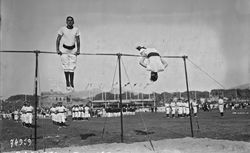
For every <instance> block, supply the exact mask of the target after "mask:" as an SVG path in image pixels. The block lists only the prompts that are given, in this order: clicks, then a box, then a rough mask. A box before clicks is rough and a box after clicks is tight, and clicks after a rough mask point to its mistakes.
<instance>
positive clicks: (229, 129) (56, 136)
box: [0, 108, 250, 151]
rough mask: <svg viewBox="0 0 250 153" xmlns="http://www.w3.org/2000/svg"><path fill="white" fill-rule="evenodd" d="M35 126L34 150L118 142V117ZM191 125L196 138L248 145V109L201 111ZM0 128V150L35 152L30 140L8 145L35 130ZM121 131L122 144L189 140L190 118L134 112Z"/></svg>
mask: <svg viewBox="0 0 250 153" xmlns="http://www.w3.org/2000/svg"><path fill="white" fill-rule="evenodd" d="M37 123H38V128H37V134H38V135H37V136H38V140H37V149H45V148H52V147H66V146H82V145H90V144H99V143H112V142H121V124H120V123H121V122H120V118H119V117H116V118H91V119H90V120H89V121H72V120H71V118H68V121H67V124H68V126H67V127H65V128H58V126H56V125H53V124H52V122H51V120H50V119H39V120H38V121H37ZM192 124H193V134H194V137H196V138H212V139H225V140H235V141H246V142H250V108H248V109H244V110H237V111H230V110H227V111H226V112H225V116H224V117H220V114H219V112H218V110H213V111H211V112H203V111H200V112H199V114H198V118H193V123H192ZM0 125H1V126H0V128H1V138H0V142H1V151H14V150H15V151H17V150H24V149H26V150H33V149H34V146H33V144H34V142H33V141H32V143H31V145H30V146H27V145H17V146H14V147H12V148H11V144H10V141H11V140H15V139H16V138H17V139H25V138H29V137H34V129H29V128H24V127H22V125H21V124H20V123H17V122H14V121H12V120H1V121H0ZM104 127H105V128H104ZM145 127H147V130H148V135H146V132H145ZM103 129H105V130H104V132H103ZM123 130H124V135H123V140H124V142H125V143H132V142H139V141H148V140H149V139H150V140H161V139H172V138H184V137H191V129H190V120H189V118H166V117H165V114H164V113H137V114H136V115H135V116H124V118H123Z"/></svg>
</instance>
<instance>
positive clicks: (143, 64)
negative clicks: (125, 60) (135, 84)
mask: <svg viewBox="0 0 250 153" xmlns="http://www.w3.org/2000/svg"><path fill="white" fill-rule="evenodd" d="M145 60H146V57H142V58H141V60H140V62H139V63H140V65H141V66H142V67H144V68H147V64H146V63H145Z"/></svg>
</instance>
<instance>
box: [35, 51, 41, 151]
mask: <svg viewBox="0 0 250 153" xmlns="http://www.w3.org/2000/svg"><path fill="white" fill-rule="evenodd" d="M34 53H35V54H36V68H35V118H34V119H35V130H34V150H35V151H36V150H37V104H38V96H37V86H38V83H37V82H38V81H37V80H38V54H39V53H40V51H38V50H35V51H34Z"/></svg>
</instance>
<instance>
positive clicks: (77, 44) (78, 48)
mask: <svg viewBox="0 0 250 153" xmlns="http://www.w3.org/2000/svg"><path fill="white" fill-rule="evenodd" d="M76 46H77V51H76V55H79V54H80V36H76Z"/></svg>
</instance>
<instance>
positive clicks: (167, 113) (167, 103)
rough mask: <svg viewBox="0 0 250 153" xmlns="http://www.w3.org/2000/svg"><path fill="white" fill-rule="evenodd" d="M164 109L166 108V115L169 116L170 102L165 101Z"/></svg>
mask: <svg viewBox="0 0 250 153" xmlns="http://www.w3.org/2000/svg"><path fill="white" fill-rule="evenodd" d="M165 110H166V117H167V118H169V114H170V110H171V108H170V103H169V102H168V101H166V102H165Z"/></svg>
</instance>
